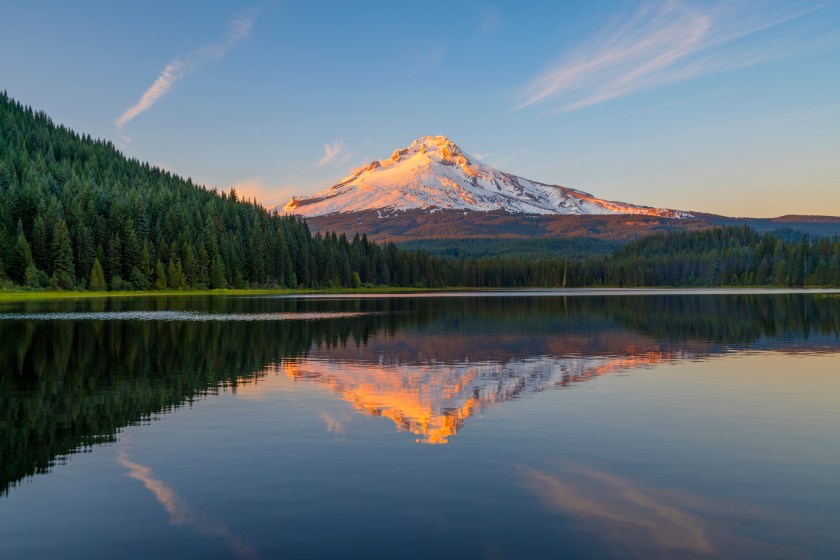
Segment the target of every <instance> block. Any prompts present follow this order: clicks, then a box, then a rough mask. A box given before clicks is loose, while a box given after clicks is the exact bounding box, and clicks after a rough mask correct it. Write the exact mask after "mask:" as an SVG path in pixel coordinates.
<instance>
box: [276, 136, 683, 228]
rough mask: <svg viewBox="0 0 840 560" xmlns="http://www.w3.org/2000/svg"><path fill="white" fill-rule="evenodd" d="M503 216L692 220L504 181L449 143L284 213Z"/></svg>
mask: <svg viewBox="0 0 840 560" xmlns="http://www.w3.org/2000/svg"><path fill="white" fill-rule="evenodd" d="M417 208H420V209H427V210H430V211H434V210H435V209H457V210H471V211H491V210H505V211H507V212H511V213H517V214H578V215H580V214H644V215H650V216H663V217H669V218H686V217H690V214H688V213H686V212H682V211H679V210H667V209H661V208H651V207H649V206H639V205H636V204H627V203H624V202H613V201H609V200H602V199H600V198H595V197H594V196H592V195H591V194H589V193H585V192H583V191H579V190H576V189H570V188H568V187H561V186H559V185H547V184H544V183H538V182H536V181H529V180H528V179H523V178H522V177H517V176H516V175H511V174H509V173H503V172H501V171H498V170H497V169H495V168H493V167H491V166H489V165H487V164H484V163H481V162H480V161H478V160H477V159H475V158H473V157H471V156H469V155H468V154H465V153H464V152H463V151H461V149H460V148H458V146H456V145H455V144H454V143H453V142H452V141H451V140H449V139H448V138H446V137H445V136H424V137H422V138H418V139H417V140H415V141H414V142H412V143H411V145H410V146H408V147H407V148H403V149H401V150H395V151H394V153H393V154H392V155H391V157H390V158H388V159H385V160H379V161H373V162H371V163H369V164H368V165H365V166H363V167H360V168H359V169H356V170H355V171H354V172H353V173H352V174H351V175H350V176H348V177H345V178H344V179H342V181H341V182H340V183H338V184H337V185H334V186H332V187H330V188H328V189H326V190H324V191H321V192H319V193H317V194H314V195H312V196H304V197H294V198H292V200H290V201H289V202H288V203H286V205H285V206H283V207H282V208H280V207H278V208H277V210H278V211H280V212H285V213H290V214H301V215H303V216H309V217H314V216H324V215H327V214H333V213H336V212H341V213H345V212H360V211H364V210H379V209H382V210H388V211H393V210H411V209H417Z"/></svg>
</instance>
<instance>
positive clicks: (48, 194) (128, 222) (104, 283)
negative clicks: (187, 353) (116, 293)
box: [0, 92, 439, 290]
mask: <svg viewBox="0 0 840 560" xmlns="http://www.w3.org/2000/svg"><path fill="white" fill-rule="evenodd" d="M420 258H421V259H422V256H420ZM421 272H422V273H423V274H424V276H425V277H426V278H433V277H434V275H433V274H428V273H426V272H425V271H421V269H420V265H419V263H418V256H417V255H414V254H408V253H405V252H403V251H399V250H397V249H396V248H395V247H387V248H386V249H385V250H383V249H382V248H380V247H379V246H377V245H375V244H373V243H368V242H367V240H366V238H365V237H364V236H362V237H356V238H354V239H353V240H352V241H350V240H347V239H346V238H345V237H344V236H340V237H337V236H335V235H324V236H321V235H316V236H311V235H310V232H309V229H308V228H307V226H306V224H305V223H304V222H303V221H301V220H299V219H296V218H285V217H276V216H271V215H269V213H267V212H266V211H265V210H264V209H263V208H262V207H261V206H260V205H258V204H257V203H256V202H248V201H240V200H237V197H236V194H235V193H231V194H230V195H226V194H219V193H217V192H216V191H213V190H208V189H206V188H204V187H201V186H198V185H194V184H193V183H192V181H190V180H189V179H186V180H185V179H182V178H181V177H178V176H177V175H173V174H171V173H169V172H167V171H164V170H161V169H158V168H156V167H151V166H150V165H149V164H148V163H141V162H139V161H136V160H132V159H128V158H126V157H124V156H123V155H122V154H121V153H120V152H119V151H117V150H116V148H115V147H114V146H113V145H112V144H111V143H110V142H105V141H100V140H93V139H91V138H90V137H89V136H86V135H79V134H77V133H75V132H73V131H71V130H68V129H67V128H65V127H64V126H60V125H55V124H54V123H53V122H52V121H51V119H50V118H49V117H48V116H47V115H45V114H44V113H42V112H35V111H33V110H32V108H30V107H24V106H22V105H21V104H19V103H17V102H15V101H13V100H12V99H10V98H9V96H8V95H7V94H6V93H5V92H4V93H3V94H2V95H0V284H3V283H5V284H7V285H8V284H10V283H11V284H14V285H17V286H26V287H30V288H57V289H72V288H81V289H96V290H103V289H113V290H119V289H137V290H143V289H166V288H169V289H182V288H187V287H191V288H225V287H236V288H243V287H324V286H354V285H358V284H360V283H362V282H365V283H371V284H393V283H399V284H405V285H412V284H419V283H421ZM354 273H355V274H354ZM438 280H439V279H438Z"/></svg>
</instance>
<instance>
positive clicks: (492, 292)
mask: <svg viewBox="0 0 840 560" xmlns="http://www.w3.org/2000/svg"><path fill="white" fill-rule="evenodd" d="M479 294H480V295H485V296H498V297H513V296H517V295H534V296H539V295H543V296H561V295H562V296H586V295H602V296H613V295H739V294H764V295H782V294H813V295H825V296H826V297H840V288H819V287H806V288H771V287H726V286H721V287H671V286H669V287H636V288H614V287H593V288H586V287H581V288H466V287H465V288H403V287H381V288H335V289H295V290H293V289H219V290H162V291H148V290H147V291H125V292H122V291H117V292H108V291H100V292H88V291H66V292H62V291H44V292H28V291H0V303H3V302H21V301H50V300H65V299H110V298H160V297H259V296H268V297H271V296H276V297H302V298H313V297H314V298H321V297H327V298H343V297H364V298H368V297H381V296H397V297H409V296H418V297H429V296H432V297H469V296H472V295H479Z"/></svg>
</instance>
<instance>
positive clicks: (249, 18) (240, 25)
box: [116, 10, 257, 129]
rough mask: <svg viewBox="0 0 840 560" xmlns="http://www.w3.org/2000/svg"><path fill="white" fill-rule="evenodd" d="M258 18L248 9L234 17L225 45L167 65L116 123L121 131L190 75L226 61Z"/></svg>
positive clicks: (193, 53) (177, 59)
mask: <svg viewBox="0 0 840 560" xmlns="http://www.w3.org/2000/svg"><path fill="white" fill-rule="evenodd" d="M256 17H257V12H256V10H248V11H246V12H241V13H238V14H236V15H234V16H233V17H231V18H230V20H229V22H228V30H227V34H226V35H225V38H224V40H223V41H222V42H221V43H217V44H214V45H208V46H204V47H200V48H198V49H195V50H194V51H192V52H190V53H189V54H187V55H185V56H182V57H178V58H176V59H175V60H173V61H171V62H170V63H169V64H167V65H166V66H165V67H164V69H163V71H161V73H160V74H159V75H158V77H157V79H156V80H155V81H154V83H152V85H151V86H149V88H148V89H147V90H146V91H145V92H143V95H142V96H141V97H140V100H139V101H137V103H135V104H134V105H132V106H131V107H129V108H128V109H126V111H125V112H124V113H123V114H122V115H120V117H119V118H118V119H117V120H116V125H117V128H120V129H121V128H122V127H124V126H125V125H127V124H128V123H130V122H131V121H132V120H134V119H135V118H136V117H137V116H138V115H139V114H141V113H143V112H145V111H148V110H149V109H151V108H152V106H153V105H154V104H155V103H157V102H158V100H160V99H161V98H162V97H163V96H164V95H166V94H167V93H169V90H171V89H172V87H173V86H174V85H175V84H177V83H178V82H180V81H181V80H182V79H184V77H185V76H188V75H189V74H191V73H192V72H194V71H196V70H197V69H199V68H201V67H202V66H204V65H205V64H207V63H208V62H211V61H213V60H218V59H221V58H223V57H224V56H225V54H227V52H228V51H229V50H230V49H231V47H233V46H234V45H235V44H236V43H238V42H239V41H241V40H242V39H244V38H245V37H247V36H248V34H249V33H250V32H251V27H253V25H254V21H255V20H256Z"/></svg>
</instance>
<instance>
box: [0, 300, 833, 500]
mask: <svg viewBox="0 0 840 560" xmlns="http://www.w3.org/2000/svg"><path fill="white" fill-rule="evenodd" d="M3 311H4V313H5V314H6V315H4V317H5V318H4V319H0V452H2V457H0V469H1V471H0V492H5V491H7V490H8V488H9V487H10V485H12V484H14V483H15V482H16V481H18V480H20V479H21V478H23V477H25V476H28V475H32V474H35V473H42V472H47V471H48V470H49V469H50V468H51V467H52V466H53V465H54V464H55V463H56V461H60V460H61V458H62V457H64V456H66V455H68V454H70V453H73V452H75V451H77V450H79V449H82V448H84V447H86V446H91V445H95V444H97V443H101V442H107V441H113V440H114V439H115V437H116V434H117V433H118V431H119V430H120V429H121V428H123V427H125V426H128V425H131V424H135V423H137V422H142V421H144V420H145V419H148V418H149V417H150V416H152V415H154V414H159V413H165V412H167V411H170V410H172V409H173V408H176V407H179V406H182V405H184V404H187V403H191V402H193V401H195V400H196V399H198V398H200V397H201V396H202V395H205V394H208V393H215V392H218V391H219V390H230V391H232V392H236V390H237V386H238V385H240V384H242V383H243V382H257V386H259V383H258V382H259V379H260V378H261V377H263V376H265V375H266V374H268V373H270V372H273V371H282V372H284V374H285V375H288V376H289V377H290V378H293V379H295V380H300V381H302V382H305V383H310V384H314V386H323V387H326V388H328V389H329V390H330V391H334V392H335V393H336V394H337V395H339V396H340V397H341V398H342V399H344V400H346V401H347V402H349V403H351V404H352V405H353V407H354V408H355V409H356V410H358V411H361V412H364V413H366V414H373V415H378V416H382V417H385V418H388V419H389V420H390V421H392V422H393V423H394V424H395V425H396V426H397V428H399V429H401V430H405V431H407V432H410V433H411V434H413V435H414V436H415V438H416V439H417V440H418V441H421V442H425V443H447V442H449V441H451V438H452V436H453V435H455V434H456V433H457V432H458V431H459V430H460V429H461V428H462V427H463V426H465V423H466V422H467V421H468V419H469V418H470V417H471V416H473V415H474V414H476V412H477V411H479V410H481V409H482V408H483V407H486V406H490V405H495V404H498V403H501V402H504V401H507V400H509V399H512V398H516V397H519V396H522V395H525V394H528V393H532V392H536V391H542V390H545V389H549V388H556V387H570V386H574V385H575V384H576V383H580V382H583V381H586V380H589V379H592V378H595V377H598V376H600V375H604V374H606V373H611V372H616V371H626V370H628V369H634V368H640V367H650V366H654V365H658V364H663V363H670V362H674V361H679V360H684V359H703V358H706V357H709V356H713V355H716V354H720V353H724V352H731V351H736V350H743V349H756V350H777V351H785V352H836V351H837V350H838V334H839V333H840V299H837V298H819V297H817V296H812V295H804V294H797V295H726V296H712V295H704V296H679V297H674V296H645V297H599V296H593V297H577V298H560V297H522V298H513V297H507V298H492V297H459V298H455V299H446V298H420V299H412V298H380V299H373V298H366V299H342V300H314V299H301V300H296V299H275V298H265V299H260V298H227V299H225V298H152V299H148V300H142V299H127V300H87V301H83V300H82V301H61V302H49V303H38V304H35V303H27V304H20V305H16V306H8V305H7V306H5V308H4V309H3ZM150 311H152V312H156V313H158V312H160V313H170V314H171V313H181V314H187V315H190V316H201V317H208V316H209V317H210V319H209V320H199V321H196V320H177V319H175V318H172V317H171V316H170V315H165V316H164V317H163V318H161V317H158V320H142V321H141V320H136V318H135V317H134V315H130V316H129V317H125V316H122V318H123V319H130V320H120V316H114V315H113V314H114V313H133V314H137V313H148V312H150ZM54 313H59V314H64V316H65V319H64V320H46V318H45V317H44V314H54ZM73 313H76V314H83V315H75V316H74V315H67V314H73ZM20 314H28V315H29V316H30V318H29V319H26V318H22V317H21V316H20ZM295 314H296V315H295ZM301 314H302V315H301ZM35 315H37V317H38V320H34V319H33V318H32V317H33V316H35ZM244 316H250V317H254V316H259V317H269V318H267V319H265V320H227V318H229V317H244ZM289 316H297V317H298V318H300V317H303V318H304V319H305V320H295V321H289V320H274V319H277V318H278V317H279V318H283V317H289ZM272 317H273V319H272ZM327 414H328V413H327ZM323 420H324V422H325V425H326V426H327V427H328V429H329V430H330V431H331V432H332V433H334V434H342V433H343V432H344V430H345V428H344V426H343V423H342V422H341V419H338V418H336V417H334V416H333V417H329V416H324V417H323Z"/></svg>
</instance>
